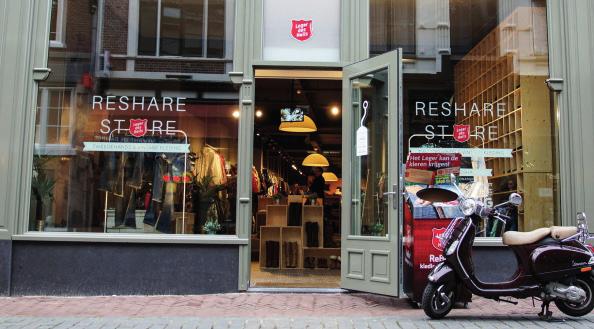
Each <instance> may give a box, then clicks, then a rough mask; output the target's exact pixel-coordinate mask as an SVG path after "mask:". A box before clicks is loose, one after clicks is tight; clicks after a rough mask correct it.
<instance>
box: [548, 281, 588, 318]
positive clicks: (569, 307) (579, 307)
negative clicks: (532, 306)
mask: <svg viewBox="0 0 594 329" xmlns="http://www.w3.org/2000/svg"><path fill="white" fill-rule="evenodd" d="M571 284H572V285H574V286H577V287H579V288H581V289H584V291H585V292H586V300H584V301H583V302H582V303H579V304H577V303H571V302H568V301H564V300H559V299H557V300H555V305H556V306H557V308H558V309H559V311H561V312H563V313H565V314H567V315H569V316H576V317H577V316H584V315H586V314H589V313H590V312H592V310H593V309H594V280H592V278H590V277H587V278H586V277H583V278H576V279H575V280H573V282H571Z"/></svg>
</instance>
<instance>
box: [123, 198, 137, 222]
mask: <svg viewBox="0 0 594 329" xmlns="http://www.w3.org/2000/svg"><path fill="white" fill-rule="evenodd" d="M128 199H129V200H128V206H127V207H126V215H125V216H124V225H125V226H128V227H132V228H136V189H131V191H130V196H129V198H128Z"/></svg>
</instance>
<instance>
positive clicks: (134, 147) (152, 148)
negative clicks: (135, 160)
mask: <svg viewBox="0 0 594 329" xmlns="http://www.w3.org/2000/svg"><path fill="white" fill-rule="evenodd" d="M83 151H86V152H155V153H189V152H190V144H167V143H112V142H84V148H83Z"/></svg>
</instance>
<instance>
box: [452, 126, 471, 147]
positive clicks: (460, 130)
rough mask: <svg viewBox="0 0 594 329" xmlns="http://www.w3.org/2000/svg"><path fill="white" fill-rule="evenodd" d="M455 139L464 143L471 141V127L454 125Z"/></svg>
mask: <svg viewBox="0 0 594 329" xmlns="http://www.w3.org/2000/svg"><path fill="white" fill-rule="evenodd" d="M454 139H455V140H456V141H457V142H460V143H464V142H468V140H469V139H470V125H454Z"/></svg>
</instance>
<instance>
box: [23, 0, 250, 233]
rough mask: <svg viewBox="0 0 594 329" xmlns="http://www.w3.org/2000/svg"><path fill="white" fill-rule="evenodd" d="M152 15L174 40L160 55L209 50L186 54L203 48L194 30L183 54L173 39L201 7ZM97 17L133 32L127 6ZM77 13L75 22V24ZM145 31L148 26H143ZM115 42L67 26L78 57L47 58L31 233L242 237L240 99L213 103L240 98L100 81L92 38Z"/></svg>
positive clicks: (170, 5)
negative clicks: (237, 224)
mask: <svg viewBox="0 0 594 329" xmlns="http://www.w3.org/2000/svg"><path fill="white" fill-rule="evenodd" d="M87 2H88V3H84V2H82V1H81V2H80V3H78V4H80V5H81V6H82V7H84V8H85V9H86V8H88V7H87V5H88V4H89V3H92V1H90V0H89V1H87ZM144 3H148V2H146V1H145V2H144ZM154 3H155V4H159V5H162V7H154V8H158V9H159V11H160V12H159V16H157V17H161V18H163V24H162V25H161V26H162V29H165V28H166V29H169V30H167V31H166V32H165V35H167V36H168V39H167V40H166V42H165V44H162V47H164V48H162V49H165V48H166V49H168V51H170V52H174V51H180V52H182V54H188V53H191V52H193V51H194V50H196V49H200V50H202V49H204V48H203V46H201V45H200V43H198V44H196V43H192V42H186V41H187V40H190V41H196V40H199V39H200V40H202V39H201V37H200V35H198V33H197V32H196V31H195V30H192V29H185V28H184V29H183V31H182V32H181V33H182V34H183V35H184V38H181V39H185V40H186V41H184V40H182V41H183V42H182V43H181V44H180V43H178V42H177V41H176V40H180V38H178V37H175V33H173V32H172V31H174V30H175V29H174V28H172V27H174V26H182V27H183V26H184V24H186V23H188V22H190V20H189V19H191V20H193V19H197V20H200V19H201V18H200V17H202V15H203V12H202V6H199V9H196V8H192V5H193V4H195V3H196V2H190V1H177V2H175V1H168V0H167V1H165V0H163V1H159V2H157V1H155V2H154ZM209 3H211V4H212V3H216V1H209ZM102 5H103V6H104V7H103V8H99V10H98V11H97V12H98V13H101V12H102V13H105V14H106V16H108V17H109V19H110V22H111V25H110V26H112V27H113V26H115V25H116V23H122V22H123V23H126V22H127V21H128V12H126V11H123V10H122V7H124V8H129V4H128V3H125V5H123V4H122V2H114V1H104V2H102ZM176 6H177V7H176ZM175 8H178V9H179V10H178V9H175ZM188 8H189V9H188ZM76 9H77V8H75V7H72V10H71V13H70V14H69V15H72V16H73V17H74V16H76V17H79V16H80V15H81V13H80V12H77V11H76ZM143 10H145V11H144V12H149V11H150V10H149V9H147V8H144V9H143ZM86 12H88V11H85V13H86ZM52 15H59V14H58V13H57V12H56V11H54V12H52ZM89 15H93V14H89ZM215 16H216V15H215ZM176 17H178V18H181V19H179V20H177V18H176ZM70 18H71V19H73V18H72V17H70ZM168 19H169V20H168ZM52 21H54V20H52ZM88 21H89V22H90V21H92V20H91V19H89V20H88ZM84 22H87V20H84ZM147 22H150V19H146V17H145V18H144V19H141V26H143V27H144V25H143V24H145V23H147ZM192 24H193V23H192ZM165 25H167V26H166V27H165ZM200 26H202V25H200ZM113 31H114V30H113V29H105V30H103V32H102V33H103V35H99V36H97V31H96V29H95V28H94V27H93V26H92V25H91V24H86V23H85V24H82V23H81V24H71V25H70V26H69V33H72V35H74V36H77V37H78V39H77V40H79V41H80V42H78V43H76V45H75V44H74V43H73V45H72V46H76V49H77V51H76V52H75V51H72V52H64V51H63V50H62V49H53V48H50V49H49V58H48V65H49V67H50V68H51V69H52V74H51V75H50V77H49V78H48V79H47V80H46V81H43V82H41V83H40V87H39V94H38V97H37V114H36V124H35V151H34V152H35V153H34V161H33V167H32V170H31V175H32V186H31V207H30V219H29V226H28V228H29V230H30V231H43V232H95V233H127V234H133V233H137V234H226V235H233V234H235V218H236V210H235V208H236V199H237V192H236V191H237V177H236V174H237V162H238V130H239V115H238V114H239V109H238V106H237V103H236V101H234V99H237V96H235V97H229V98H227V99H223V100H221V99H216V100H211V99H208V98H207V96H208V95H209V94H214V95H221V94H222V95H231V96H233V95H236V91H235V90H234V89H233V86H232V85H231V84H230V83H229V84H222V83H218V84H206V83H199V82H194V81H184V82H183V83H180V81H178V80H173V79H172V80H158V79H153V78H151V77H145V78H144V79H136V80H134V81H130V80H125V79H113V78H111V77H109V76H104V75H102V74H95V73H94V71H93V70H92V68H93V67H94V64H95V63H100V61H101V56H102V54H98V52H97V51H96V49H94V48H93V45H96V44H97V42H96V41H97V40H94V38H97V37H99V38H100V39H101V40H103V41H105V43H106V44H109V43H111V44H110V45H111V46H118V45H119V44H118V43H117V42H115V40H117V36H118V35H119V34H114V33H113ZM143 31H147V30H146V29H144V30H143ZM200 31H201V30H200ZM118 32H119V30H118ZM178 35H179V34H178ZM170 36H174V37H170ZM185 36H190V37H185ZM163 40H165V39H163ZM87 41H88V42H87ZM69 46H70V45H69ZM178 46H179V47H178ZM176 49H177V50H176ZM97 56H99V57H97ZM174 63H175V62H174ZM114 65H117V64H116V63H114ZM197 90H200V91H201V92H200V93H198V92H197Z"/></svg>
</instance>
